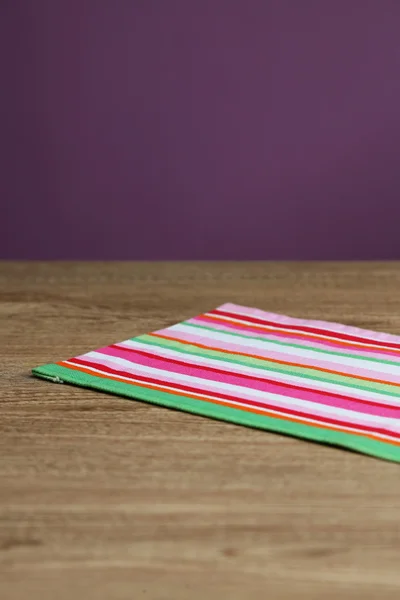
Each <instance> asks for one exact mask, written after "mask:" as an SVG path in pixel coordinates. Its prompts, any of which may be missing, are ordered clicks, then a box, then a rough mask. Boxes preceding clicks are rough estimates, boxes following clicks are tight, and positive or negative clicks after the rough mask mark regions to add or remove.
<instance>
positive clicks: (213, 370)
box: [110, 344, 400, 410]
mask: <svg viewBox="0 0 400 600" xmlns="http://www.w3.org/2000/svg"><path fill="white" fill-rule="evenodd" d="M110 348H115V349H116V350H127V351H128V352H133V353H135V354H140V355H141V356H145V357H146V358H150V359H154V358H156V359H158V360H163V361H165V362H167V363H171V364H173V365H178V366H181V367H190V368H194V369H202V370H204V371H208V372H210V373H215V374H217V375H230V376H232V377H237V378H239V379H241V380H244V381H248V380H250V381H257V382H259V383H266V384H271V385H276V386H279V387H281V388H284V389H287V390H290V391H298V392H314V393H316V394H321V395H323V396H328V398H333V399H338V400H345V401H347V402H359V403H360V404H365V405H367V406H375V407H377V408H386V409H387V408H393V410H395V409H396V408H399V409H400V407H397V406H393V405H392V404H383V403H381V402H374V401H373V400H371V401H369V400H363V399H360V398H355V397H354V396H344V395H343V394H333V393H332V392H329V391H325V390H318V389H315V388H307V387H302V386H300V385H293V384H290V383H284V382H283V381H278V380H274V379H269V378H268V379H267V378H263V377H253V375H245V374H244V373H236V372H235V371H226V370H223V369H217V368H215V367H207V366H205V365H203V364H201V365H196V364H193V363H188V362H185V361H183V360H177V359H175V358H170V357H166V356H163V355H160V354H151V353H150V352H144V351H143V350H137V349H136V348H128V347H126V346H119V345H118V344H111V346H110Z"/></svg>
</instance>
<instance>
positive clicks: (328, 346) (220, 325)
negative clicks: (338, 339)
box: [187, 315, 400, 364]
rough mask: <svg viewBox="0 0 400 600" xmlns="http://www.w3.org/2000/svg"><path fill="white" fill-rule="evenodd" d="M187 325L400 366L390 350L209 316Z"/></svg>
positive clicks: (196, 319) (397, 356)
mask: <svg viewBox="0 0 400 600" xmlns="http://www.w3.org/2000/svg"><path fill="white" fill-rule="evenodd" d="M187 323H194V324H197V325H205V326H206V327H212V328H213V329H216V330H219V331H231V332H233V333H239V334H240V335H243V336H246V337H249V338H252V337H261V338H264V339H266V340H276V341H285V342H286V343H288V344H290V343H291V342H292V343H293V344H301V345H302V346H307V347H308V348H310V349H312V348H316V349H322V350H332V351H336V352H342V353H344V354H351V355H352V356H354V357H355V358H356V357H357V356H362V357H365V358H368V357H370V358H377V359H378V360H379V359H381V360H384V359H386V360H392V361H394V362H398V363H399V364H400V354H399V353H395V352H392V351H390V350H381V351H379V352H376V351H374V349H373V348H371V349H368V348H365V349H360V348H354V347H353V346H343V345H342V344H335V343H334V342H332V341H330V340H326V341H323V342H322V341H317V340H314V339H313V340H311V339H307V338H306V337H301V336H298V335H296V334H295V332H293V334H291V335H290V336H288V335H287V333H284V332H279V331H273V330H271V331H270V332H268V331H263V330H261V329H256V328H254V327H252V326H251V325H240V327H239V326H237V325H234V324H233V323H229V322H228V321H216V320H215V319H211V318H209V317H207V315H199V316H198V317H195V318H193V319H189V320H188V321H187Z"/></svg>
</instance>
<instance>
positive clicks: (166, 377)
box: [69, 355, 397, 435]
mask: <svg viewBox="0 0 400 600" xmlns="http://www.w3.org/2000/svg"><path fill="white" fill-rule="evenodd" d="M77 358H82V359H83V360H85V361H86V362H87V363H90V364H91V365H92V366H93V367H95V368H98V369H100V370H101V366H102V365H105V366H107V367H109V368H111V369H115V370H119V371H123V372H124V373H125V374H124V375H123V376H124V377H127V378H129V377H130V376H131V377H132V378H134V377H135V374H136V375H144V376H146V374H145V373H143V371H141V369H140V366H139V367H137V366H135V364H134V363H132V366H131V367H126V366H122V365H117V364H115V363H114V362H112V361H108V360H107V357H106V356H104V357H101V358H100V357H99V358H94V357H88V356H87V355H82V356H80V357H77ZM69 362H71V363H73V359H71V360H70V361H69ZM106 374H107V373H106ZM150 377H155V378H156V379H160V380H162V382H165V383H166V384H167V385H170V386H171V387H174V386H179V382H177V381H174V380H173V379H172V378H171V376H170V373H169V372H164V373H163V374H162V376H161V375H158V376H157V375H156V374H154V375H150ZM182 383H183V382H182ZM161 385H162V384H161ZM192 386H193V387H196V389H198V392H199V393H200V394H202V393H203V394H208V395H210V396H212V395H213V387H212V384H209V383H208V382H206V381H205V382H204V384H202V385H201V386H199V385H198V383H193V384H192ZM221 392H222V393H224V391H223V390H221ZM225 393H227V394H229V395H230V396H234V397H235V398H237V401H236V402H237V404H238V405H239V406H240V405H242V406H245V405H246V403H245V402H243V401H244V400H250V401H256V402H259V403H260V404H268V405H270V406H274V407H275V408H276V410H278V411H279V410H280V409H281V410H282V409H285V408H287V409H289V410H291V409H292V410H293V409H297V410H301V411H302V412H303V413H304V414H306V415H307V416H308V417H309V418H310V419H312V418H313V416H318V417H320V418H322V419H324V418H327V419H332V418H333V419H340V420H341V421H343V422H344V423H348V425H349V426H350V427H357V425H361V426H363V425H364V426H367V427H373V424H372V423H371V421H369V420H366V419H364V418H363V417H362V415H361V414H360V413H353V414H349V415H346V416H344V415H343V414H337V415H334V414H332V413H327V412H326V411H324V409H323V405H321V404H319V405H314V406H313V411H312V413H311V412H310V410H309V409H307V408H306V407H304V406H302V407H297V408H296V406H294V405H293V402H291V401H290V400H286V398H285V397H284V396H280V397H279V402H278V401H277V400H273V399H271V398H268V399H266V400H265V402H263V399H262V397H257V396H254V395H252V394H249V393H246V392H243V393H242V391H240V392H238V393H234V392H232V391H231V390H230V391H227V392H225ZM376 427H377V428H380V427H385V429H386V430H387V434H388V435H390V433H396V434H397V431H396V430H395V429H390V428H389V427H388V423H386V422H385V421H379V422H377V423H376Z"/></svg>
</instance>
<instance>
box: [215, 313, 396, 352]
mask: <svg viewBox="0 0 400 600" xmlns="http://www.w3.org/2000/svg"><path fill="white" fill-rule="evenodd" d="M235 314H236V315H237V317H238V318H236V319H235V317H234V316H233V313H232V316H229V317H225V316H224V315H213V314H212V313H205V315H206V316H210V317H215V316H217V317H218V319H222V320H223V321H233V322H235V323H241V324H243V325H249V326H251V327H255V328H257V327H260V325H261V323H252V322H251V321H247V320H246V318H245V317H246V315H244V313H237V312H236V311H235ZM242 314H243V317H242V316H241V315H242ZM247 316H249V317H251V316H252V315H247ZM272 316H278V315H271V318H272ZM279 324H280V325H282V326H283V325H285V327H280V326H279ZM290 325H295V324H294V323H286V322H285V321H282V320H281V319H280V320H279V321H277V324H276V325H263V326H262V327H265V328H266V329H269V330H270V331H281V332H283V333H285V332H288V333H294V334H297V335H299V334H301V335H302V336H303V335H304V336H307V337H312V338H314V337H315V336H316V335H318V337H319V338H323V339H326V340H328V341H332V340H333V341H338V342H341V343H345V344H346V343H347V344H348V345H354V344H360V343H362V345H363V346H366V347H368V348H374V349H375V350H377V351H379V349H380V348H381V349H382V350H393V348H390V347H388V346H386V345H385V342H387V340H385V339H383V340H380V339H376V342H377V344H379V345H378V346H377V345H376V344H372V343H369V342H368V338H364V337H363V336H362V335H360V334H359V333H356V334H351V333H349V332H348V331H340V330H335V329H326V328H325V326H324V329H325V331H326V333H318V334H315V333H309V332H308V331H299V330H298V329H291V328H290ZM300 326H301V327H313V325H312V323H311V324H310V323H304V324H300ZM316 328H318V327H316ZM330 332H332V334H335V333H345V334H346V335H356V336H357V337H362V338H363V341H362V342H355V341H353V340H343V339H338V338H337V337H335V336H334V335H329V333H330ZM373 333H374V335H376V333H375V332H371V334H373ZM387 335H389V334H387ZM371 337H372V336H371V335H370V336H369V338H371ZM393 337H394V338H395V340H394V341H395V343H398V344H399V343H400V339H399V338H396V337H395V336H393ZM364 340H365V341H364Z"/></svg>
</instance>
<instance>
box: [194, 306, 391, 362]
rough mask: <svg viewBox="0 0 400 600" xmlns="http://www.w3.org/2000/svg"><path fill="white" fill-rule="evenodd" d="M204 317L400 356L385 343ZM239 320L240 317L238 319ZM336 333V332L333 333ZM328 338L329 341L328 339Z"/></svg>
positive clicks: (215, 319)
mask: <svg viewBox="0 0 400 600" xmlns="http://www.w3.org/2000/svg"><path fill="white" fill-rule="evenodd" d="M200 316H202V317H206V318H207V319H212V320H214V321H218V322H219V323H221V324H222V323H232V325H235V327H236V326H237V327H242V328H246V327H255V328H256V329H261V330H262V331H279V332H282V333H284V334H285V337H286V336H287V337H302V338H304V339H306V340H307V339H315V340H320V341H322V342H327V341H329V342H333V343H334V344H337V345H338V346H344V347H346V346H354V347H355V348H366V349H368V350H371V351H373V350H375V351H377V352H385V350H386V351H388V352H397V353H399V354H400V350H398V349H397V348H383V347H382V346H384V342H378V343H379V344H382V345H374V344H370V345H368V344H362V343H360V342H351V341H348V340H338V339H336V338H334V337H330V336H329V333H328V332H327V336H326V337H324V336H322V335H318V334H315V333H310V334H305V333H303V332H301V331H298V332H296V333H293V332H289V331H287V330H286V329H281V328H280V327H272V326H270V325H259V324H256V323H248V324H245V323H238V322H237V321H234V320H233V319H229V318H227V317H225V318H224V319H221V318H220V317H217V316H214V315H208V314H205V315H200ZM238 318H239V317H238ZM333 333H334V332H333ZM327 338H328V339H327Z"/></svg>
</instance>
